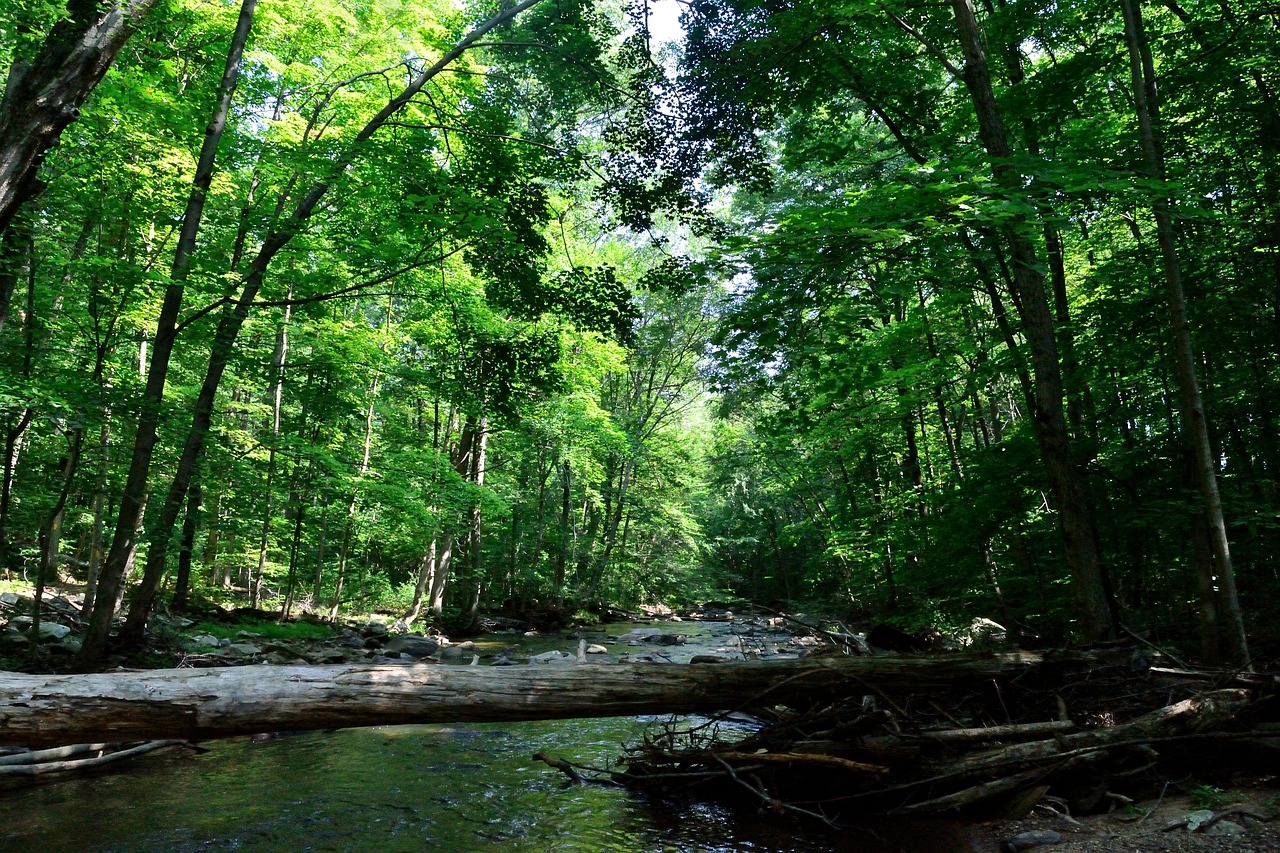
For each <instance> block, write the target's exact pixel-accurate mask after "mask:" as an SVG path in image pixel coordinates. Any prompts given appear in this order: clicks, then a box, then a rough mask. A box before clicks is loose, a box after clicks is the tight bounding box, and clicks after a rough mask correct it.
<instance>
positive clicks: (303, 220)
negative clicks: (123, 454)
mask: <svg viewBox="0 0 1280 853" xmlns="http://www.w3.org/2000/svg"><path fill="white" fill-rule="evenodd" d="M245 2H246V3H248V2H251V0H245ZM540 2H542V0H522V2H520V3H518V4H517V5H515V6H513V7H512V8H510V9H507V10H505V11H502V12H499V13H498V14H496V15H494V16H493V17H491V18H489V19H488V20H487V21H485V22H484V23H483V24H481V25H480V26H478V27H476V28H475V29H473V30H472V31H471V32H470V33H469V34H468V35H467V36H466V37H465V38H463V39H462V40H461V41H459V42H458V43H457V44H456V45H455V46H454V47H453V48H452V49H451V50H449V51H448V52H447V53H445V54H444V55H443V56H441V57H440V58H439V59H438V60H436V62H434V63H433V64H432V65H431V66H430V67H429V68H427V69H426V70H424V71H423V72H421V73H420V74H418V75H417V76H416V77H414V78H413V80H412V81H411V82H410V83H409V85H408V86H406V87H405V88H404V89H403V90H401V92H400V93H399V94H398V95H396V96H395V97H394V98H392V99H391V100H390V101H388V103H387V105H386V106H384V107H383V108H382V109H381V110H379V111H378V113H377V114H376V115H375V116H374V117H373V118H371V119H370V120H369V121H368V122H367V123H366V124H365V126H364V127H363V128H362V129H361V130H360V132H359V133H357V134H356V135H355V137H354V138H353V139H352V140H351V142H350V144H349V146H348V147H347V149H346V150H345V152H344V153H343V155H342V156H341V157H339V158H338V160H337V161H336V162H335V163H334V164H333V167H332V171H331V173H330V174H331V175H333V176H335V177H336V176H339V175H341V174H342V172H343V171H344V169H345V168H346V166H348V165H350V164H351V163H353V162H354V161H355V159H356V157H357V156H358V155H359V153H360V152H361V151H362V149H363V147H364V146H365V144H366V143H367V142H368V141H369V140H370V139H371V138H372V137H373V135H374V134H375V133H377V132H378V130H379V129H381V128H382V127H383V126H384V125H385V124H386V123H387V122H388V121H389V120H390V119H391V117H392V116H394V115H395V114H397V113H398V112H400V110H401V109H403V108H404V106H405V105H406V104H408V103H409V101H410V100H412V99H413V97H414V96H415V95H417V94H418V92H420V91H421V90H422V88H423V87H425V86H426V85H427V83H429V82H430V81H431V80H432V79H434V78H435V77H436V76H437V75H439V74H440V73H441V72H443V71H444V70H445V69H446V68H447V67H448V66H449V65H450V64H452V62H453V61H454V60H455V59H457V58H458V57H459V56H461V55H462V54H463V53H465V52H466V51H467V50H468V49H469V48H470V47H471V46H472V45H473V44H474V43H476V42H477V41H479V40H480V39H481V38H483V36H484V35H485V34H487V33H488V32H490V31H492V30H493V29H494V28H496V27H498V26H500V25H502V24H505V23H506V22H508V21H510V20H511V19H512V18H514V17H516V16H517V15H519V14H520V13H521V12H523V11H524V10H526V9H529V8H530V7H532V6H535V5H537V4H538V3H540ZM206 141H207V140H206ZM330 188H331V184H330V183H329V181H328V180H319V181H316V182H315V183H314V184H312V186H311V188H310V189H309V190H308V191H307V192H306V194H305V195H303V196H302V198H301V200H300V201H299V202H298V203H297V205H296V206H295V207H294V209H293V212H292V213H291V214H289V215H288V216H286V217H283V220H282V222H281V223H280V225H279V226H278V229H277V230H274V231H272V232H271V233H270V234H269V235H268V236H267V238H266V239H265V240H264V241H263V244H262V246H261V247H260V248H259V250H258V253H257V255H256V257H255V258H254V260H253V261H252V263H251V264H250V265H249V269H248V274H247V275H246V276H245V280H244V282H243V284H242V286H241V288H240V294H239V297H238V298H237V299H236V301H235V304H234V306H233V307H231V308H230V310H228V311H227V312H225V313H223V315H222V318H221V319H220V321H219V323H218V327H217V330H216V332H215V333H214V340H213V345H212V347H211V348H210V354H209V366H208V368H207V369H206V371H205V378H204V383H203V385H202V386H201V389H200V393H199V396H198V397H197V399H196V405H195V411H194V413H193V415H192V421H191V428H190V429H189V430H188V433H187V440H186V444H185V446H184V447H183V450H182V455H181V457H180V458H179V460H178V467H177V472H176V473H175V475H174V478H173V482H172V485H171V486H170V489H169V492H168V496H167V498H166V500H165V504H164V506H163V507H162V508H161V511H160V513H159V514H158V517H157V520H156V524H155V526H154V528H153V530H154V533H153V535H152V537H151V540H152V541H151V544H150V547H151V550H150V552H149V556H148V561H147V562H148V565H147V568H146V570H145V572H144V574H143V580H142V583H141V584H140V585H139V587H138V590H137V592H136V593H135V597H134V600H133V602H132V606H131V608H130V612H129V619H128V621H127V622H126V624H125V629H124V632H123V633H122V635H121V640H122V641H123V642H125V643H126V644H137V643H138V642H140V641H141V639H142V637H143V633H144V629H145V626H146V619H147V614H148V612H149V611H150V607H151V604H152V602H153V601H154V599H155V593H156V589H157V588H158V586H159V583H160V579H161V577H162V576H163V574H164V560H165V555H166V552H167V549H168V543H169V541H170V540H171V539H172V536H173V528H174V524H175V523H176V522H177V518H178V514H179V513H180V511H181V506H182V503H183V499H184V498H185V497H186V490H187V486H188V485H189V483H190V481H191V476H192V474H193V472H194V471H195V467H196V464H197V462H198V460H199V457H200V453H201V451H202V450H203V448H204V441H205V438H206V436H207V435H208V432H209V427H210V423H211V420H212V413H213V404H214V400H215V398H216V396H217V390H218V386H219V384H220V383H221V381H222V375H223V373H224V372H225V370H226V368H227V365H228V363H229V362H230V359H231V356H232V353H233V351H234V346H235V342H236V339H237V337H238V336H239V334H240V330H241V328H242V327H243V325H244V322H245V320H246V319H247V318H248V315H249V310H250V308H251V307H252V305H253V302H254V300H255V299H256V298H257V295H258V292H259V290H261V288H262V284H263V280H264V279H265V277H266V273H267V269H268V267H269V266H270V265H271V262H272V261H273V260H274V259H275V257H276V255H277V254H279V252H280V251H281V250H282V249H283V248H284V247H285V246H286V245H288V244H289V242H290V241H291V240H292V239H293V238H294V237H295V236H296V235H297V234H298V233H300V232H301V231H302V230H303V228H304V227H305V226H306V224H307V223H308V221H309V220H310V219H311V216H312V215H313V214H314V213H315V211H316V209H317V207H318V205H319V204H320V202H321V200H322V199H324V197H325V196H326V195H327V194H328V192H329V189H330ZM282 202H283V196H282ZM162 313H163V312H162ZM175 319H176V314H175ZM153 362H154V359H153ZM148 382H149V383H150V377H148ZM148 387H150V385H149V386H148ZM161 390H163V388H162V387H161ZM140 429H141V427H140ZM153 444H154V430H152V437H151V440H150V442H149V443H148V444H147V446H146V452H145V453H144V454H136V453H135V460H134V463H133V464H131V466H130V476H131V479H130V482H131V483H132V482H134V477H135V475H136V474H137V473H139V471H140V473H141V481H140V482H141V483H145V480H146V475H147V473H148V471H149V468H150V458H151V453H150V450H151V445H153ZM139 456H143V457H145V458H139ZM137 485H138V484H137V483H135V486H137ZM129 494H130V491H129V489H128V488H126V496H128V495H129ZM139 503H140V502H139ZM139 518H140V514H135V513H134V512H132V511H130V512H129V513H126V512H125V510H124V508H123V506H122V509H121V519H120V522H119V523H118V524H117V528H116V538H115V541H114V542H113V544H112V554H113V555H116V554H117V552H118V553H119V555H120V556H123V555H125V554H126V553H131V550H130V549H131V547H132V545H133V543H134V541H135V539H136V536H137V521H138V520H139ZM120 562H121V561H120V559H119V557H117V558H115V559H113V558H112V557H108V559H107V565H106V566H105V567H104V573H103V574H104V580H107V581H110V582H111V583H113V584H115V587H114V588H113V589H112V590H111V591H112V592H113V593H115V592H117V591H118V590H120V589H122V588H123V567H122V566H120V565H119V564H120ZM100 600H101V599H100ZM111 615H112V614H110V613H104V614H100V613H99V612H98V610H97V609H95V612H94V616H93V618H92V619H91V620H90V625H89V629H88V631H87V632H86V634H85V640H84V646H83V647H82V649H81V653H80V655H79V657H78V660H77V666H79V667H80V668H85V669H91V668H95V667H96V666H97V665H98V664H99V663H101V660H102V658H103V656H104V654H105V652H106V644H107V635H108V632H109V630H110V624H111Z"/></svg>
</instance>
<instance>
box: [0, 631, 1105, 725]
mask: <svg viewBox="0 0 1280 853" xmlns="http://www.w3.org/2000/svg"><path fill="white" fill-rule="evenodd" d="M1065 660H1067V658H1064V657H1063V656H1062V655H1058V656H1048V655H1042V654H1039V653H1035V652H1008V653H1003V654H965V655H946V656H940V657H918V658H916V657H911V658H908V657H885V658H855V657H839V658H813V659H806V660H795V661H769V662H744V663H726V664H721V665H718V666H665V665H661V664H602V665H581V664H579V665H562V666H554V667H549V666H527V667H524V666H522V667H501V668H497V667H477V666H469V667H450V666H443V665H438V664H412V665H372V664H370V665H342V666H240V667H215V668H209V669H173V670H153V671H149V672H126V673H98V674H88V675H26V674H18V673H0V744H21V745H24V746H28V747H36V746H49V745H60V744H67V743H76V742H84V741H132V740H151V739H158V738H181V739H185V740H201V739H207V738H216V737H228V736H232V735H241V734H254V733H257V732H264V731H301V730H308V729H331V728H346V727H351V726H375V725H396V724H403V723H443V722H503V721H513V720H546V719H571V718H575V717H608V716H629V715H634V714H667V713H671V714H678V713H707V712H713V711H725V710H734V709H740V708H747V707H751V706H765V705H783V704H793V703H798V702H808V701H812V700H819V699H830V698H842V697H848V696H857V695H861V694H862V693H865V692H868V691H874V692H880V693H885V694H906V693H915V692H924V691H931V690H949V689H954V688H956V687H958V686H962V685H965V684H972V683H975V682H981V681H985V680H989V679H991V678H995V677H1005V676H1012V675H1017V674H1020V673H1024V672H1026V671H1027V670H1028V669H1030V668H1032V667H1037V666H1040V665H1042V664H1046V663H1049V662H1060V661H1065ZM1073 660H1076V661H1079V660H1081V658H1079V657H1076V658H1073Z"/></svg>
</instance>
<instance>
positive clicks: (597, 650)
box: [587, 643, 609, 655]
mask: <svg viewBox="0 0 1280 853" xmlns="http://www.w3.org/2000/svg"><path fill="white" fill-rule="evenodd" d="M587 654H589V655H607V654H609V649H607V648H606V647H604V646H602V645H600V644H599V643H592V644H591V645H589V646H587Z"/></svg>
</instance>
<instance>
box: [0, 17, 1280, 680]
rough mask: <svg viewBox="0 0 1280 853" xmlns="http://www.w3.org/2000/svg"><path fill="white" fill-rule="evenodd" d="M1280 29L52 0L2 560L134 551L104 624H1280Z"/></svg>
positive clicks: (1196, 647) (91, 571) (1255, 649)
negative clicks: (220, 613) (700, 618)
mask: <svg viewBox="0 0 1280 853" xmlns="http://www.w3.org/2000/svg"><path fill="white" fill-rule="evenodd" d="M677 16H678V20H679V24H678V26H677V25H674V23H673V22H674V20H675V19H676V17H677ZM660 24H661V26H660ZM1278 53H1280V14H1278V12H1277V9H1276V7H1275V6H1273V5H1271V4H1268V3H1261V2H1257V0H1219V2H1207V0H1206V2H1201V0H1182V2H1179V0H1161V2H1153V0H1146V2H1144V0H1121V2H1119V3H1103V2H1097V0H1074V2H1071V3H1049V2H1038V0H982V2H976V3H975V2H971V0H952V2H950V3H910V4H880V3H867V2H862V0H823V2H820V3H804V2H795V0H679V2H678V3H677V2H673V0H663V2H656V0H521V2H518V3H512V2H509V0H502V2H492V0H460V2H446V0H413V2H409V1H408V0H238V1H237V2H232V0H66V2H62V0H31V2H22V3H5V4H2V5H0V73H3V74H5V77H4V81H5V88H4V98H3V102H0V435H2V436H3V444H4V448H3V456H2V457H0V458H2V460H3V472H2V477H3V480H2V484H0V566H2V568H0V586H3V585H4V584H6V583H12V584H17V583H20V582H21V583H26V584H34V586H35V589H36V600H37V601H39V600H40V595H41V593H42V591H43V589H44V587H45V586H46V585H53V584H63V583H72V584H76V585H79V586H81V587H83V589H84V591H85V601H84V618H85V619H86V622H87V629H86V632H85V635H84V640H83V646H82V647H81V650H80V652H79V654H78V656H77V659H76V662H75V666H76V667H77V668H79V669H83V670H92V669H95V668H99V667H100V666H101V665H102V663H103V661H104V659H105V655H106V653H107V651H108V648H109V644H110V647H111V648H116V647H121V648H127V647H128V646H129V645H130V644H135V645H136V644H138V643H140V642H141V641H142V639H143V637H144V632H145V630H146V627H147V621H148V618H149V617H150V616H152V615H153V614H155V613H157V612H160V611H180V610H182V609H183V608H184V607H193V606H204V605H205V604H209V603H219V604H222V605H225V606H227V607H235V606H241V607H250V608H254V609H257V610H270V611H273V612H276V613H278V614H280V615H281V617H282V618H285V617H289V616H291V615H298V614H303V613H310V614H314V615H317V616H319V617H321V618H325V619H338V618H341V617H342V616H344V615H346V614H349V613H356V612H360V613H366V612H372V611H380V612H384V613H389V614H394V615H395V616H396V617H398V618H399V619H401V620H402V622H403V623H404V624H405V625H406V626H410V625H415V624H416V625H423V624H434V625H442V626H449V627H450V630H463V629H465V628H466V627H467V626H470V625H474V624H475V623H476V620H477V619H478V617H479V616H480V615H481V614H486V613H505V614H513V615H521V616H523V617H525V618H529V619H535V618H536V619H539V620H547V619H552V620H554V619H555V618H560V619H570V618H572V617H573V616H575V615H576V614H580V613H583V612H588V611H590V612H596V613H599V612H601V611H603V610H607V609H609V608H615V609H620V610H627V609H633V608H636V607H638V606H640V605H652V604H664V605H669V606H681V605H688V604H695V603H701V602H707V601H724V602H735V601H743V600H745V601H750V602H755V603H758V604H760V605H763V606H769V607H775V608H791V609H812V610H815V611H820V612H824V613H830V614H837V615H839V616H840V617H841V618H848V619H855V620H868V619H876V620H881V621H887V622H891V623H893V624H895V625H898V626H900V627H902V628H903V629H905V630H908V631H914V630H917V629H920V628H923V627H925V626H935V627H938V628H941V629H943V630H948V629H951V628H953V627H956V626H962V625H967V624H969V623H970V622H971V621H972V619H973V618H975V617H988V618H991V619H993V620H996V621H998V622H1000V623H1001V624H1004V625H1007V626H1009V628H1010V629H1011V630H1014V631H1017V632H1018V633H1020V634H1021V635H1022V636H1023V637H1024V638H1026V641H1027V642H1034V643H1041V644H1088V643H1094V642H1097V641H1104V640H1108V639H1112V638H1115V637H1118V636H1126V635H1128V634H1133V633H1139V634H1141V635H1142V636H1144V637H1147V638H1150V639H1151V640H1152V641H1154V642H1158V643H1160V644H1162V645H1166V646H1167V647H1169V648H1172V649H1177V650H1180V651H1181V652H1182V653H1185V654H1188V655H1191V656H1192V657H1194V658H1196V659H1197V660H1200V661H1202V662H1205V663H1207V664H1217V663H1229V664H1234V665H1237V666H1241V667H1248V666H1250V665H1251V664H1252V663H1254V662H1255V661H1259V662H1260V661H1263V660H1265V659H1268V658H1272V657H1273V656H1274V655H1276V654H1277V652H1280V633H1277V629H1276V627H1275V626H1277V625H1280V621H1278V620H1277V616H1280V614H1278V613H1277V611H1276V604H1275V602H1276V601H1280V595H1278V594H1280V567H1278V566H1277V563H1276V560H1275V554H1276V553H1277V551H1280V515H1278V513H1280V502H1278V498H1277V470H1276V466H1277V465H1278V464H1280V365H1278V364H1277V362H1278V361H1280V100H1278V98H1280V91H1278V87H1280V61H1278V60H1280V56H1277V54H1278ZM5 588H7V587H5ZM120 613H127V618H125V619H124V621H123V624H122V626H121V627H120V628H119V631H118V634H117V635H116V636H112V632H113V630H115V629H114V627H113V625H114V623H115V621H116V618H117V615H118V614H120ZM36 618H37V619H38V618H39V616H38V614H37V616H36Z"/></svg>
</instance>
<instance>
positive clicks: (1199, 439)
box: [1120, 0, 1250, 668]
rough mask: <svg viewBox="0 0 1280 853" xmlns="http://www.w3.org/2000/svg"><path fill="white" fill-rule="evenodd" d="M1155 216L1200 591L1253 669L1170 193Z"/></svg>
mask: <svg viewBox="0 0 1280 853" xmlns="http://www.w3.org/2000/svg"><path fill="white" fill-rule="evenodd" d="M1120 5H1121V8H1122V10H1123V12H1124V31H1125V40H1126V42H1127V44H1128V48H1129V71H1130V76H1131V78H1132V83H1133V98H1134V105H1135V107H1136V112H1137V118H1138V131H1139V134H1140V136H1141V139H1142V152H1143V156H1144V159H1145V160H1146V167H1147V171H1148V172H1149V174H1150V176H1151V177H1152V178H1154V179H1155V180H1157V181H1160V182H1161V183H1163V181H1164V163H1163V157H1162V154H1161V151H1160V138H1159V136H1158V132H1157V128H1156V122H1157V121H1158V120H1159V113H1158V106H1157V104H1156V102H1155V92H1156V78H1155V69H1154V64H1153V63H1152V62H1151V58H1150V53H1149V50H1148V47H1147V42H1146V35H1145V33H1144V32H1143V28H1142V12H1141V10H1140V9H1139V7H1138V4H1137V2H1136V0H1121V4H1120ZM1152 213H1153V214H1154V216H1155V220H1156V236H1157V239H1158V240H1159V243H1160V255H1161V260H1162V261H1163V264H1164V274H1165V286H1166V290H1167V293H1168V299H1169V319H1170V326H1171V329H1172V332H1173V344H1174V376H1175V377H1176V379H1177V383H1178V401H1179V404H1180V406H1179V407H1180V409H1181V412H1180V414H1181V421H1182V431H1183V435H1184V437H1185V439H1186V442H1187V445H1188V447H1189V448H1190V451H1191V458H1192V461H1193V466H1194V469H1195V479H1196V485H1197V486H1198V487H1199V490H1200V496H1201V500H1202V501H1203V502H1204V506H1203V512H1204V520H1205V524H1206V525H1207V526H1208V532H1209V544H1210V547H1211V549H1212V551H1213V560H1214V568H1215V570H1216V573H1217V577H1216V578H1213V579H1209V583H1208V584H1206V583H1205V582H1204V580H1203V579H1202V580H1201V583H1200V588H1201V589H1202V590H1205V589H1208V590H1210V591H1211V590H1212V587H1213V586H1214V585H1217V586H1218V587H1219V589H1220V603H1221V605H1222V610H1223V615H1224V616H1225V617H1226V620H1227V624H1226V625H1225V626H1223V627H1224V628H1225V630H1226V635H1227V642H1228V644H1229V645H1230V647H1231V653H1232V657H1233V658H1234V659H1235V662H1236V663H1237V664H1239V665H1241V666H1244V667H1246V668H1247V667H1249V666H1250V660H1249V644H1248V640H1247V639H1246V637H1245V631H1244V616H1243V614H1242V613H1241V610H1240V599H1239V596H1238V595H1237V592H1236V577H1235V569H1234V567H1233V566H1232V563H1231V548H1230V545H1229V544H1228V542H1227V527H1226V523H1225V521H1224V520H1223V516H1222V498H1221V495H1220V494H1219V492H1218V471H1217V465H1216V463H1215V462H1214V459H1215V454H1214V452H1213V447H1212V445H1211V443H1210V440H1209V427H1208V421H1207V419H1206V417H1205V411H1204V401H1203V400H1202V399H1201V396H1200V385H1199V382H1198V380H1197V377H1196V362H1195V352H1194V350H1193V348H1192V345H1191V331H1190V327H1189V324H1188V323H1187V306H1186V298H1185V295H1184V292H1183V287H1182V267H1181V264H1180V263H1179V260H1178V251H1177V247H1176V245H1175V237H1174V229H1173V217H1172V215H1171V213H1170V202H1169V197H1168V195H1167V191H1166V190H1164V189H1163V188H1162V190H1161V192H1160V193H1159V194H1157V195H1156V197H1155V198H1154V199H1153V200H1152Z"/></svg>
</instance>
